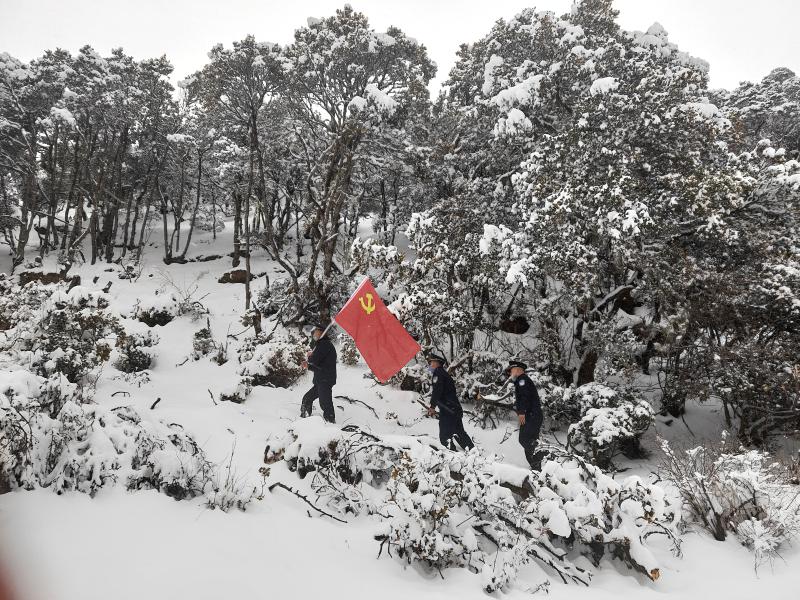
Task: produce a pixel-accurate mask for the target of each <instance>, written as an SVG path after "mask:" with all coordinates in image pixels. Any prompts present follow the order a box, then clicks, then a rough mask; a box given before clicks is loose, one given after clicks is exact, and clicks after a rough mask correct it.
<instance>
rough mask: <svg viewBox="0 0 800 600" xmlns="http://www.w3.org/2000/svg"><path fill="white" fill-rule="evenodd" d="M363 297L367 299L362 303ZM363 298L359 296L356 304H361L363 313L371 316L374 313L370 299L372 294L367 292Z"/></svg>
mask: <svg viewBox="0 0 800 600" xmlns="http://www.w3.org/2000/svg"><path fill="white" fill-rule="evenodd" d="M364 296H366V298H367V301H366V302H364ZM364 296H359V297H358V302H359V304H361V308H363V309H364V312H365V313H367V314H368V315H371V314H372V313H373V312H374V311H375V301H374V300H373V299H372V294H370V293H369V292H368V293H366V294H364Z"/></svg>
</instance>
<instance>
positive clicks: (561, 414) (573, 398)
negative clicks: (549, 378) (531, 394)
mask: <svg viewBox="0 0 800 600" xmlns="http://www.w3.org/2000/svg"><path fill="white" fill-rule="evenodd" d="M542 396H543V406H544V412H545V414H546V415H547V417H548V418H549V419H550V420H551V421H552V422H553V423H554V424H556V425H562V426H563V425H569V428H568V430H567V444H568V446H569V447H570V448H571V449H572V450H574V451H575V452H577V453H579V454H581V455H582V456H584V457H585V458H587V459H589V460H591V461H592V462H593V463H594V464H596V465H598V466H600V467H601V468H607V467H609V466H610V464H611V461H612V459H613V458H614V456H615V455H616V454H618V453H619V452H625V453H627V454H634V453H636V452H638V444H639V438H640V437H641V436H642V435H643V434H644V432H645V431H647V429H648V428H649V427H650V425H652V423H653V409H652V407H651V406H650V404H649V403H648V402H647V401H646V400H644V399H643V398H641V397H640V396H639V395H638V394H637V393H635V392H633V391H632V390H629V389H625V390H616V389H613V388H610V387H608V386H606V385H603V384H601V383H596V382H593V383H588V384H586V385H582V386H580V387H577V388H574V387H570V388H559V387H552V388H551V389H550V390H548V392H547V393H546V394H543V395H542Z"/></svg>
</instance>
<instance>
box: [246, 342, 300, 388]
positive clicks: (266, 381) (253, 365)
mask: <svg viewBox="0 0 800 600" xmlns="http://www.w3.org/2000/svg"><path fill="white" fill-rule="evenodd" d="M305 358H306V348H305V345H304V344H303V343H302V342H300V341H298V340H297V339H295V338H293V337H285V336H270V335H264V334H260V335H256V336H254V337H252V338H248V339H246V340H245V341H244V342H243V343H242V345H241V347H240V348H239V362H240V363H241V366H240V367H239V375H241V376H242V378H243V379H244V380H246V381H247V383H248V384H250V385H265V386H270V387H281V388H287V387H289V386H291V385H292V384H293V383H294V382H295V381H297V380H298V379H299V378H300V376H301V375H302V374H303V372H304V370H303V367H302V366H301V363H302V362H303V361H304V360H305Z"/></svg>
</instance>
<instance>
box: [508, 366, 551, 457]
mask: <svg viewBox="0 0 800 600" xmlns="http://www.w3.org/2000/svg"><path fill="white" fill-rule="evenodd" d="M527 368H528V365H526V364H525V363H523V362H520V361H518V360H512V361H511V362H510V363H509V364H508V367H507V368H506V373H507V374H509V375H510V376H511V380H512V381H513V382H514V396H515V399H516V401H515V403H514V408H515V410H516V411H517V419H519V443H520V445H521V446H522V448H523V450H524V451H525V458H526V460H527V461H528V464H529V465H530V466H531V469H535V470H537V471H538V470H539V469H540V468H541V466H542V455H541V453H538V452H536V446H537V445H538V443H539V432H540V430H541V429H542V421H543V419H544V415H543V414H542V405H541V404H540V402H539V393H538V392H537V391H536V386H535V385H533V381H531V378H530V377H528V376H527V375H526V374H525V369H527Z"/></svg>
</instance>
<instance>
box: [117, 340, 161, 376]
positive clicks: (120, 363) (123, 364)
mask: <svg viewBox="0 0 800 600" xmlns="http://www.w3.org/2000/svg"><path fill="white" fill-rule="evenodd" d="M157 343H158V336H157V335H155V334H153V333H152V332H150V331H145V332H142V333H124V334H121V335H120V336H119V337H118V338H117V348H118V351H119V357H118V358H117V361H116V363H115V366H116V367H117V368H118V369H119V370H120V371H122V372H123V373H139V372H141V371H146V370H147V369H149V368H150V367H151V365H152V364H153V359H154V358H155V353H154V351H153V350H152V347H153V346H155V345H156V344H157Z"/></svg>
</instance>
